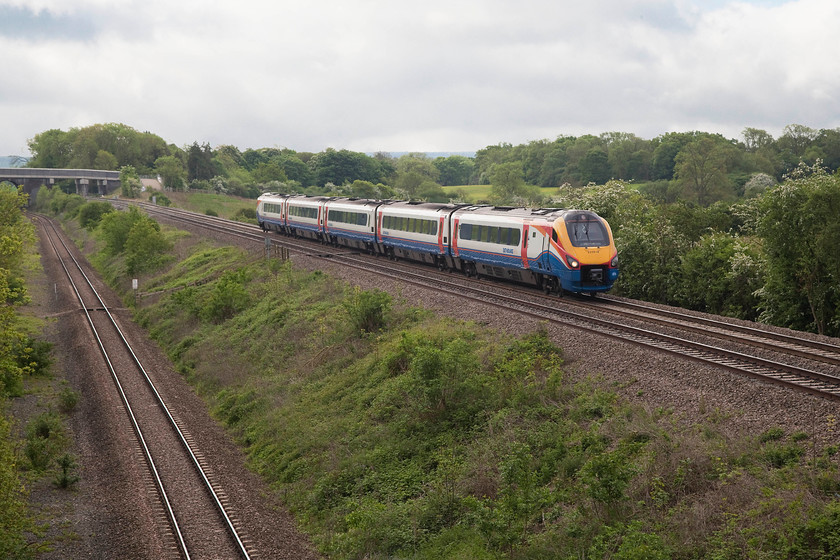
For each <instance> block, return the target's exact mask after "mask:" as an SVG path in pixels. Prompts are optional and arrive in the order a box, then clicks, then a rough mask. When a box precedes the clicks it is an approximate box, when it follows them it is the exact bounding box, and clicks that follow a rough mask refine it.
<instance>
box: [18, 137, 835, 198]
mask: <svg viewBox="0 0 840 560" xmlns="http://www.w3.org/2000/svg"><path fill="white" fill-rule="evenodd" d="M29 148H30V151H31V153H32V159H31V160H30V161H29V163H28V165H29V166H30V167H66V168H79V169H111V170H116V169H120V168H122V167H123V166H131V167H132V168H134V169H135V170H136V172H137V173H138V174H139V175H157V176H160V177H162V179H163V181H164V184H165V185H166V186H167V188H170V189H173V190H181V189H186V188H199V189H203V190H215V191H217V192H223V193H230V194H235V195H239V196H246V197H256V196H259V194H260V193H261V192H263V191H265V190H269V189H271V188H277V189H280V190H285V191H288V192H305V193H313V194H322V193H330V194H332V193H337V194H350V195H354V196H371V197H375V196H383V197H391V196H409V197H412V198H416V199H423V200H434V201H441V200H445V199H447V198H448V197H447V195H446V194H445V193H444V192H443V191H442V190H441V189H440V187H441V186H452V185H468V184H492V185H493V186H494V187H495V186H496V185H497V183H498V184H499V185H500V186H501V187H502V188H500V191H501V195H502V196H520V197H522V198H525V199H534V198H537V196H536V195H538V194H539V193H538V191H535V190H534V189H535V188H537V189H538V188H543V189H544V188H559V187H561V186H563V185H566V184H568V185H571V186H585V185H588V184H590V183H595V184H605V183H606V182H607V181H609V180H611V179H616V180H623V181H628V182H633V183H637V184H639V185H640V188H642V189H643V190H644V191H646V192H647V193H648V194H650V195H651V196H654V197H656V198H658V199H660V200H662V201H664V202H674V201H676V200H691V201H694V202H697V203H698V204H700V205H703V206H708V205H709V204H711V203H713V202H715V201H717V200H735V199H737V198H738V197H741V196H744V195H749V194H750V193H749V192H748V190H749V189H750V188H762V187H763V186H767V185H769V184H772V183H775V182H778V181H780V180H781V179H782V178H783V177H784V176H785V175H786V174H788V173H790V172H791V171H793V170H794V169H795V168H796V167H797V165H799V163H800V162H805V163H807V164H809V165H813V164H814V163H816V162H817V161H820V162H822V165H823V166H824V167H825V168H826V169H828V170H829V171H831V172H833V171H836V170H837V169H838V167H840V129H820V130H817V129H813V128H810V127H807V126H804V125H799V124H791V125H788V126H786V127H785V129H784V131H783V134H782V135H781V136H780V137H779V138H773V136H772V135H771V134H769V133H768V132H767V131H764V130H761V129H756V128H745V129H744V130H743V132H742V137H741V138H740V139H727V138H725V137H724V136H722V135H720V134H713V133H707V132H700V131H692V132H669V133H666V134H662V135H660V136H658V137H656V138H653V139H650V140H646V139H643V138H640V137H638V136H636V135H634V134H630V133H624V132H608V133H603V134H600V135H598V136H595V135H582V136H565V135H561V136H558V137H557V138H555V139H553V140H549V139H543V140H534V141H531V142H528V143H526V144H520V145H516V146H514V145H511V144H507V143H500V144H497V145H493V146H487V147H485V148H482V149H479V150H478V151H477V152H476V155H475V157H474V158H468V157H465V156H461V155H452V156H449V157H437V158H434V159H432V158H427V157H426V156H425V155H424V154H416V153H415V154H406V155H403V156H401V157H399V158H394V157H392V156H390V155H389V154H387V153H376V154H373V155H368V154H364V153H361V152H353V151H350V150H336V149H334V148H327V149H326V150H324V151H322V152H318V153H313V152H296V151H294V150H291V149H288V148H257V149H253V148H248V149H246V150H244V151H242V150H240V149H239V148H237V147H235V146H231V145H222V146H218V147H216V148H212V147H211V146H210V145H209V144H207V143H204V144H199V143H198V142H193V143H192V144H191V145H189V146H185V147H183V148H181V147H178V146H176V145H174V144H168V143H166V142H165V141H164V140H163V139H162V138H160V137H159V136H157V135H155V134H152V133H150V132H142V133H141V132H138V131H136V130H134V129H132V128H131V127H129V126H127V125H124V124H117V123H108V124H97V125H92V126H88V127H85V128H72V129H70V130H68V131H66V132H65V131H61V130H57V129H53V130H48V131H45V132H42V133H40V134H38V135H36V136H35V137H34V138H33V139H31V140H30V141H29ZM756 177H760V180H758V181H757V182H756V181H754V182H753V183H754V184H752V185H751V184H750V181H751V180H753V179H756ZM529 189H530V190H529ZM532 202H533V200H532Z"/></svg>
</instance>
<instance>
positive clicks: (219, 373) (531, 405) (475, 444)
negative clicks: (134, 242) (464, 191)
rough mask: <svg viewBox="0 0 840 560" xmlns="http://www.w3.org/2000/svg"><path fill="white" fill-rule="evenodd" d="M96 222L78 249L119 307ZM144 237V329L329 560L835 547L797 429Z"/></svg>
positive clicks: (193, 242) (827, 483)
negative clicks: (692, 402) (756, 421)
mask: <svg viewBox="0 0 840 560" xmlns="http://www.w3.org/2000/svg"><path fill="white" fill-rule="evenodd" d="M73 205H74V204H73V203H67V204H65V205H64V206H73ZM107 216H108V215H107V214H106V217H107ZM105 224H106V222H105V217H103V218H102V220H101V221H100V225H99V226H98V227H97V228H95V229H93V230H92V232H91V233H90V235H92V239H93V241H94V243H93V244H92V245H89V246H93V247H95V248H98V249H97V250H98V251H99V253H98V255H97V256H96V257H95V259H94V260H95V262H97V263H98V264H99V266H101V267H102V269H103V271H104V273H105V276H106V277H108V278H110V279H112V281H113V282H114V284H115V286H116V287H117V289H119V290H122V291H123V292H124V293H125V295H126V298H130V294H129V293H128V292H129V290H128V284H127V281H128V280H127V277H126V276H125V274H124V272H125V270H126V267H127V265H126V261H127V256H126V255H125V254H124V253H116V252H113V251H112V250H111V249H110V247H111V246H110V245H109V243H110V241H109V239H110V236H112V235H113V232H111V231H109V230H108V228H107V227H103V226H104V225H105ZM152 229H154V228H152ZM160 232H161V235H162V236H163V238H164V239H166V240H169V241H170V242H171V243H172V244H173V247H174V251H177V252H178V254H179V255H181V258H179V259H178V260H177V261H175V260H170V259H167V257H166V253H165V252H164V253H163V254H162V257H161V258H160V259H159V260H158V261H157V264H156V266H155V267H154V268H150V269H148V270H146V271H144V273H143V274H142V276H141V281H142V283H143V286H144V291H145V292H147V293H150V294H152V293H153V294H154V296H153V297H152V295H149V296H148V297H147V298H146V299H145V300H143V301H142V302H141V303H140V304H139V305H138V309H137V319H138V321H139V322H140V324H141V325H143V326H145V327H146V328H147V329H148V330H149V332H150V333H151V334H152V336H153V337H154V338H155V339H156V340H157V341H158V342H159V343H160V344H161V346H162V347H163V348H165V349H166V350H167V352H168V353H169V355H170V357H171V358H172V360H173V362H174V363H175V364H176V367H177V369H178V370H179V371H180V372H181V373H182V374H183V375H184V376H185V378H186V379H187V380H188V381H189V382H190V383H192V384H193V385H194V386H195V387H196V390H197V391H198V392H199V393H200V394H201V395H202V396H203V397H204V399H205V400H206V402H207V403H208V406H209V408H210V410H211V411H212V413H213V414H214V415H215V417H216V418H217V419H218V420H219V421H220V422H222V423H223V424H224V425H225V426H227V428H228V429H229V430H230V432H231V434H232V435H233V436H234V437H235V438H236V439H237V440H238V441H239V443H240V444H241V445H242V446H243V448H244V449H245V451H246V453H247V455H248V458H249V461H250V464H251V466H252V468H254V469H255V470H256V471H257V472H259V473H260V474H261V475H262V476H263V477H264V478H265V480H266V481H267V482H268V483H269V484H270V485H271V487H272V488H273V490H274V491H275V492H276V493H277V495H278V496H279V497H280V498H282V499H283V500H284V501H285V503H286V504H287V505H288V507H289V508H290V509H291V511H292V512H293V513H294V514H295V515H296V516H297V519H298V520H299V522H300V524H301V526H302V527H303V528H304V529H305V530H306V531H307V532H308V533H309V534H310V536H311V538H312V539H313V541H314V542H315V543H316V545H317V546H318V547H319V549H320V550H321V551H322V552H323V553H324V554H325V555H327V556H328V557H330V558H342V559H344V558H347V559H351V558H383V559H384V558H421V559H422V558H429V559H433V558H434V559H439V558H478V559H482V558H488V559H489V558H493V559H495V558H511V559H526V558H528V559H530V558H560V559H564V558H568V559H573V558H574V559H578V558H599V559H600V558H614V559H636V558H653V559H657V558H662V559H668V558H670V559H686V560H688V559H695V558H713V559H719V560H722V559H736V558H762V559H763V558H768V559H769V558H779V557H784V558H802V559H805V558H830V557H837V556H840V544H838V541H837V539H836V535H837V534H840V502H838V500H837V495H838V494H840V476H839V475H838V455H837V451H838V449H837V448H836V447H826V448H819V447H818V446H817V443H816V441H814V439H813V438H812V435H811V434H808V433H802V432H801V433H787V432H786V431H785V430H784V429H782V428H781V427H768V430H767V431H766V432H765V433H764V434H761V435H760V436H759V437H747V436H742V435H738V434H737V431H735V430H732V429H731V427H730V426H729V424H730V422H737V418H734V417H727V416H726V415H724V414H723V413H722V412H721V411H719V410H706V411H700V412H698V415H697V418H691V419H686V418H680V417H678V416H677V415H676V414H674V413H673V412H672V411H670V410H668V409H663V408H661V407H657V406H656V405H655V403H654V404H652V405H651V406H649V407H641V406H638V405H633V404H630V403H628V402H624V401H623V400H622V399H620V398H619V397H618V395H617V393H616V389H617V388H616V387H615V386H613V385H612V384H611V383H610V381H609V379H607V378H605V377H604V376H603V373H604V372H590V374H589V375H588V376H586V377H576V376H573V375H571V374H570V373H569V372H567V371H566V370H565V369H564V362H563V350H562V349H561V348H558V347H557V346H556V345H554V344H553V343H552V342H551V341H550V340H549V336H548V333H547V332H546V331H545V330H544V329H537V330H536V331H535V332H533V333H531V334H529V335H527V336H524V337H521V338H512V337H510V336H507V335H504V334H501V333H498V332H494V331H492V330H490V329H487V328H484V327H481V326H479V325H476V324H473V323H468V322H456V321H453V320H451V319H447V318H442V317H437V316H434V315H433V314H431V313H429V312H427V311H424V310H422V309H417V308H415V307H412V306H411V305H410V303H409V302H405V301H402V300H401V299H399V298H397V299H394V298H393V297H392V296H390V295H387V294H384V293H381V292H368V291H365V290H361V289H357V288H351V287H349V286H347V285H345V284H344V283H342V282H339V281H337V280H335V279H333V278H331V277H329V276H327V275H325V274H323V273H321V272H319V271H315V272H307V271H300V270H296V269H294V268H293V267H292V266H291V264H290V263H288V262H287V263H282V262H279V261H277V260H265V259H264V258H262V257H261V255H259V256H257V255H253V254H248V253H247V252H244V251H241V250H238V249H234V248H230V247H215V246H212V245H210V244H209V243H208V242H207V241H205V240H200V239H196V238H195V237H194V236H190V235H187V234H183V233H177V232H175V231H173V230H169V229H168V228H163V227H161V228H160ZM80 233H82V234H84V232H83V231H82V230H80ZM124 250H125V245H124ZM687 420H690V421H687ZM815 421H817V422H820V423H828V424H830V425H833V424H832V423H834V422H836V418H833V417H832V418H819V419H815Z"/></svg>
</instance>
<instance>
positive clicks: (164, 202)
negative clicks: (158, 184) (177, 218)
mask: <svg viewBox="0 0 840 560" xmlns="http://www.w3.org/2000/svg"><path fill="white" fill-rule="evenodd" d="M152 200H155V201H157V202H156V204H157V205H158V206H172V201H171V200H169V197H168V196H166V195H165V194H163V193H162V192H156V193H152V194H150V195H149V202H152Z"/></svg>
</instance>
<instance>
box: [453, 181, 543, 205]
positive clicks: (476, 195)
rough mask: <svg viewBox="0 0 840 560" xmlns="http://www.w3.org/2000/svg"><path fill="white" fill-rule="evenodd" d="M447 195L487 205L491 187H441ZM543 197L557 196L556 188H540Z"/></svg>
mask: <svg viewBox="0 0 840 560" xmlns="http://www.w3.org/2000/svg"><path fill="white" fill-rule="evenodd" d="M443 191H444V192H445V193H447V194H448V195H450V196H452V197H454V198H458V199H461V200H464V201H465V202H471V203H487V201H489V200H490V196H491V193H492V187H491V186H490V185H458V186H451V187H443ZM540 192H541V193H542V195H543V196H544V197H546V198H547V199H548V198H551V197H552V196H556V195H557V189H556V188H540Z"/></svg>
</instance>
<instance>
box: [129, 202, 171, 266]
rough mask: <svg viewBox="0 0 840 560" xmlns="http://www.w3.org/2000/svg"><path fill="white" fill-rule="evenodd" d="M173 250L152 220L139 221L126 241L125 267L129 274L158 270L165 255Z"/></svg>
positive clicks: (146, 218) (144, 218)
mask: <svg viewBox="0 0 840 560" xmlns="http://www.w3.org/2000/svg"><path fill="white" fill-rule="evenodd" d="M171 248H172V244H171V243H170V242H169V241H167V240H166V238H165V237H164V236H163V234H162V233H161V231H160V226H159V225H158V223H157V222H156V221H154V220H152V219H151V218H148V217H145V216H144V217H141V218H140V219H139V220H137V221H136V222H135V223H134V225H133V226H131V230H130V231H129V232H128V237H127V238H126V240H125V246H124V250H125V265H126V270H127V271H128V273H129V274H135V273H138V272H147V271H149V270H154V269H155V268H157V267H158V266H159V265H160V263H161V260H162V257H163V256H164V254H165V253H166V252H167V251H169V249H171Z"/></svg>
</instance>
